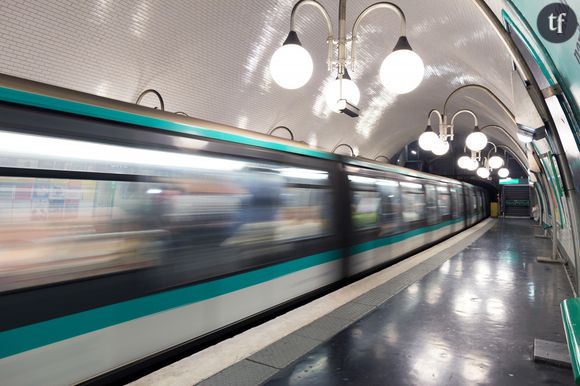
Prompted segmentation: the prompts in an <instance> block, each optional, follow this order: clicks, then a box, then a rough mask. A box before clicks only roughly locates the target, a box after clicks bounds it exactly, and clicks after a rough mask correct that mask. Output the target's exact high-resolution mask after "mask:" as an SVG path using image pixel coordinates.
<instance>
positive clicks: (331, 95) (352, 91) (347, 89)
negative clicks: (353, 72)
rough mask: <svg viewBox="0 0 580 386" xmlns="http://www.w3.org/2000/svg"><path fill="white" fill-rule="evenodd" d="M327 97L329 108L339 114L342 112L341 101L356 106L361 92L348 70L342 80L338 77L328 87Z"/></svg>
mask: <svg viewBox="0 0 580 386" xmlns="http://www.w3.org/2000/svg"><path fill="white" fill-rule="evenodd" d="M325 96H326V104H327V105H328V107H329V108H330V109H331V110H332V111H334V112H337V113H339V112H340V109H339V106H338V101H339V100H341V99H346V100H347V101H348V102H349V103H350V104H353V105H355V106H357V105H358V102H359V101H360V91H359V89H358V87H357V85H356V84H355V83H354V82H353V81H352V80H351V79H350V76H349V75H348V72H347V71H346V69H345V73H344V75H343V76H342V79H341V78H340V77H337V78H336V79H335V80H333V81H332V82H331V83H330V84H329V85H328V87H327V89H326V92H325Z"/></svg>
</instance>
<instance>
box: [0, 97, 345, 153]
mask: <svg viewBox="0 0 580 386" xmlns="http://www.w3.org/2000/svg"><path fill="white" fill-rule="evenodd" d="M0 100H2V101H4V102H10V103H16V104H20V105H26V106H33V107H39V108H43V109H48V110H56V111H61V112H65V113H72V114H77V115H83V116H88V117H93V118H99V119H106V120H109V121H115V122H122V123H128V124H132V125H138V126H144V127H152V128H155V129H160V130H165V131H173V132H176V133H183V134H189V135H195V136H198V137H204V138H211V139H217V140H221V141H228V142H235V143H241V144H244V145H251V146H257V147H262V148H267V149H273V150H279V151H283V152H286V153H294V154H300V155H306V156H310V157H316V158H324V159H331V160H334V159H336V156H335V155H334V154H331V153H325V152H321V151H317V150H312V149H303V148H300V147H294V146H291V145H285V144H282V143H276V142H268V141H263V140H260V139H255V138H249V137H244V136H243V135H237V134H231V133H225V132H221V131H217V130H211V129H204V128H201V127H195V126H190V125H186V124H183V123H177V122H171V121H166V120H163V119H159V118H152V117H146V116H143V115H138V114H133V113H128V112H125V111H119V110H114V109H108V108H105V107H99V106H93V105H87V104H84V103H80V102H73V101H69V100H66V99H60V98H54V97H49V96H46V95H40V94H34V93H30V92H25V91H20V90H14V89H10V88H5V87H0Z"/></svg>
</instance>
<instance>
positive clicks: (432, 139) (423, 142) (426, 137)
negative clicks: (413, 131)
mask: <svg viewBox="0 0 580 386" xmlns="http://www.w3.org/2000/svg"><path fill="white" fill-rule="evenodd" d="M437 141H440V139H439V136H438V135H437V134H435V132H434V131H433V129H432V128H431V125H429V126H427V128H426V129H425V131H424V132H423V133H422V134H421V135H420V136H419V147H420V148H421V149H423V150H427V151H430V150H433V146H435V145H436V144H437Z"/></svg>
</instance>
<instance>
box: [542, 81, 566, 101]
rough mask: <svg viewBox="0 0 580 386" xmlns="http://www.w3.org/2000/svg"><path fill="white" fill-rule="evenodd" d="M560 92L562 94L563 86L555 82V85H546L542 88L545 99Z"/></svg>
mask: <svg viewBox="0 0 580 386" xmlns="http://www.w3.org/2000/svg"><path fill="white" fill-rule="evenodd" d="M560 94H562V88H561V87H560V85H559V84H557V83H556V84H554V85H553V86H549V87H546V88H545V89H543V90H542V95H543V96H544V98H545V99H548V98H549V97H551V96H554V95H560Z"/></svg>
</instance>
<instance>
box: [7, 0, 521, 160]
mask: <svg viewBox="0 0 580 386" xmlns="http://www.w3.org/2000/svg"><path fill="white" fill-rule="evenodd" d="M320 2H321V3H322V4H323V5H324V6H325V7H326V8H327V9H328V11H329V13H330V15H331V17H332V18H333V22H334V29H335V34H336V33H337V27H338V24H337V20H336V19H337V15H338V1H337V0H320ZM372 2H373V1H372V0H349V2H348V19H347V28H348V29H350V26H351V25H352V23H353V22H354V18H355V17H356V16H357V15H358V14H359V13H360V12H361V11H362V10H363V9H364V8H366V7H367V6H368V5H370V4H371V3H372ZM489 2H490V3H492V6H493V7H494V9H498V7H501V3H502V2H501V0H493V1H489ZM293 3H294V0H268V1H266V0H244V1H242V0H238V1H234V0H195V1H194V0H190V1H186V0H181V1H179V0H164V1H161V0H148V1H147V0H125V1H118V0H116V1H115V0H45V1H26V0H1V1H0V20H1V21H2V22H1V23H0V72H2V73H6V74H9V75H15V76H18V77H23V78H28V79H32V80H36V81H41V82H45V83H49V84H54V85H57V86H61V87H67V88H71V89H75V90H80V91H84V92H88V93H92V94H97V95H102V96H106V97H109V98H114V99H119V100H122V101H128V102H133V101H135V99H136V98H137V96H138V95H139V93H140V92H141V91H143V90H144V89H146V88H155V89H157V90H158V91H160V92H161V94H162V95H163V96H164V98H165V102H166V109H167V110H169V111H185V112H187V113H188V114H189V115H191V116H195V117H198V118H202V119H207V120H211V121H214V122H219V123H224V124H228V125H232V126H237V127H240V128H245V129H249V130H254V131H258V132H263V133H265V132H267V131H268V129H269V128H271V127H273V126H277V125H285V126H288V127H290V128H291V129H292V131H293V132H294V134H295V137H296V139H298V140H304V141H306V142H308V143H310V144H313V145H317V146H320V147H322V148H325V149H331V148H333V146H334V145H336V144H337V143H340V142H345V143H348V144H351V145H352V146H353V147H355V148H356V149H358V151H359V153H360V154H361V155H364V156H366V157H371V158H372V157H374V156H376V155H379V154H386V155H392V154H393V153H395V152H396V151H398V150H399V149H400V148H401V147H402V146H404V145H405V144H407V143H409V142H411V141H413V140H415V139H416V138H417V137H418V135H419V134H420V133H421V132H422V131H423V130H424V128H425V122H426V114H427V112H428V111H429V110H430V109H431V108H439V109H441V108H442V107H443V102H444V100H445V98H446V97H447V95H448V94H449V93H450V92H451V91H453V90H454V89H455V88H457V87H458V86H461V85H463V84H468V83H478V84H482V85H484V86H487V87H489V88H490V89H492V90H494V92H496V94H497V95H498V96H499V97H500V98H501V99H502V100H503V101H504V103H505V104H507V105H508V107H510V108H511V109H514V108H515V107H516V106H515V104H514V98H513V95H514V94H516V95H518V97H519V98H521V97H522V95H523V96H524V98H528V99H529V97H528V96H527V94H525V92H523V86H522V85H521V83H519V82H513V81H512V62H511V59H510V57H509V55H508V53H507V51H506V50H505V49H504V46H503V44H502V43H501V41H500V40H499V38H498V36H497V35H496V33H495V32H494V30H493V29H492V28H491V26H490V25H489V23H488V22H487V21H486V20H485V19H484V17H483V16H482V14H481V13H480V11H479V10H478V9H477V7H476V6H475V3H474V2H473V1H471V0H436V1H435V0H404V1H403V0H396V1H395V3H397V4H398V5H399V6H400V7H401V8H402V9H403V11H404V12H405V14H406V16H407V35H408V37H409V41H410V43H411V45H412V47H413V49H414V50H415V51H416V52H417V53H419V55H421V57H422V58H423V61H424V63H425V68H426V73H425V79H424V81H423V83H422V84H421V85H420V86H419V87H418V88H417V89H416V90H415V91H414V92H412V93H410V94H406V95H399V96H396V95H392V94H390V93H389V92H388V91H386V90H385V89H384V88H383V87H382V86H381V84H380V82H379V79H378V73H379V66H380V64H381V62H382V60H383V58H384V57H385V56H386V55H387V54H388V53H389V52H390V51H391V49H392V47H393V46H394V44H395V42H396V39H397V33H398V29H399V22H398V20H397V18H396V16H395V15H394V14H392V13H389V12H387V11H382V12H380V11H379V12H377V13H376V14H371V15H370V16H369V17H368V18H367V19H366V21H365V23H364V25H363V28H362V31H361V33H360V44H359V45H358V47H359V51H358V60H359V61H358V66H357V71H356V72H353V71H351V76H352V78H353V80H354V81H355V82H356V83H357V84H358V86H359V88H360V90H361V102H360V104H359V107H360V109H361V116H360V117H359V118H356V119H353V118H350V117H348V116H346V115H342V114H336V113H332V112H330V111H329V110H328V108H327V107H326V106H325V104H324V97H323V95H322V93H323V89H324V86H325V84H326V82H328V81H329V80H330V79H332V78H333V77H332V76H331V75H330V74H329V73H328V72H327V71H326V66H325V59H326V58H325V55H326V49H325V37H326V31H325V28H326V27H325V24H324V23H323V19H322V18H321V16H320V15H319V14H317V13H316V12H314V10H313V9H312V8H309V7H305V8H303V9H302V10H301V12H300V14H299V16H298V18H297V31H298V34H299V37H300V39H301V40H302V43H303V45H304V46H305V47H306V48H307V49H308V50H309V51H310V53H311V55H312V57H313V60H314V64H315V68H314V73H313V76H312V78H311V80H310V82H309V83H308V84H307V85H306V86H305V87H303V88H302V89H299V90H294V91H290V90H284V89H281V88H280V87H278V86H277V85H276V84H274V83H273V81H272V80H271V78H270V76H269V73H268V63H269V59H270V56H271V55H272V53H273V52H274V50H275V49H276V48H277V47H279V45H280V44H281V43H282V41H283V40H284V39H285V38H286V35H287V33H288V28H289V27H288V26H289V17H290V11H291V9H292V5H293ZM514 79H516V78H515V77H514ZM512 83H513V87H515V88H516V91H517V92H515V93H514V91H513V89H512ZM144 104H147V105H151V106H153V105H154V104H155V100H154V99H145V100H144ZM527 105H528V106H531V105H530V103H527ZM459 108H471V109H473V110H474V111H475V112H476V113H477V114H478V115H479V117H480V121H481V124H480V126H484V125H486V124H491V123H493V124H499V125H502V126H504V127H505V128H506V129H508V130H510V131H512V132H513V133H514V136H515V127H514V126H513V123H512V122H511V121H510V120H509V119H508V118H507V117H506V116H505V114H504V113H503V112H502V110H501V109H499V108H498V107H497V106H496V105H495V104H494V102H492V101H491V99H490V98H489V97H487V96H486V95H485V94H483V93H481V92H479V91H465V92H462V93H461V94H459V95H458V96H457V97H455V98H454V99H453V100H452V103H451V111H455V110H457V109H459ZM457 122H458V123H459V124H458V126H457V130H458V131H459V132H467V131H468V130H469V127H470V126H472V123H471V122H470V120H469V119H468V118H467V117H465V118H460V119H458V121H457ZM489 134H490V136H491V137H492V138H493V139H494V140H495V141H497V142H498V143H505V144H507V145H511V144H510V143H509V142H508V141H506V140H505V137H502V135H501V134H496V133H493V132H491V131H490V132H489ZM494 137H495V138H494Z"/></svg>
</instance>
